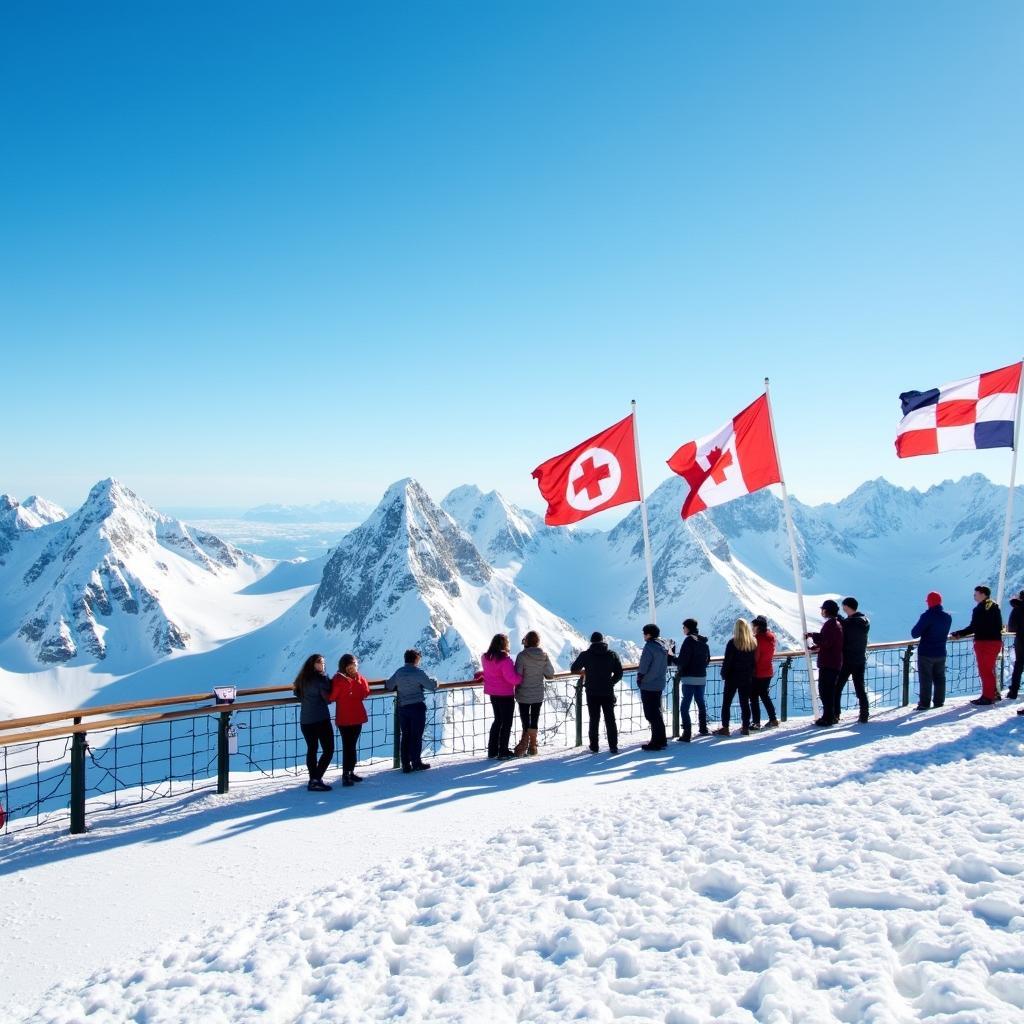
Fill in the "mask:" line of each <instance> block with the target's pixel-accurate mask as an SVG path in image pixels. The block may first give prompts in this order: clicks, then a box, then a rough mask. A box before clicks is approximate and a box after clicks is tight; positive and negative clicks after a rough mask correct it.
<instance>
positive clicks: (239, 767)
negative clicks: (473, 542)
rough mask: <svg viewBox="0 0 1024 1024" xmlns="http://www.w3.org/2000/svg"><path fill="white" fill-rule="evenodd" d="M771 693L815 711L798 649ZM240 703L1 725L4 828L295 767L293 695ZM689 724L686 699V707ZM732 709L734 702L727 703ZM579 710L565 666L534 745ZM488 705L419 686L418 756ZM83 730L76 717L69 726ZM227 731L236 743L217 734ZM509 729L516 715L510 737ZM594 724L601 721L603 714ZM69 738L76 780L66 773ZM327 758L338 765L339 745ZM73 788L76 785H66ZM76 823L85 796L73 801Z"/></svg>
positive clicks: (457, 742)
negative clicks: (64, 730) (138, 716)
mask: <svg viewBox="0 0 1024 1024" xmlns="http://www.w3.org/2000/svg"><path fill="white" fill-rule="evenodd" d="M1012 645H1013V638H1012V637H1007V642H1006V644H1005V646H1004V653H1003V657H1002V658H1001V659H1000V664H999V674H1000V676H1001V677H1002V678H1007V679H1008V677H1009V671H1010V667H1011V666H1012V662H1013V648H1012ZM916 654H917V652H916V645H915V644H914V643H913V642H906V643H898V644H880V645H873V646H872V647H870V648H869V650H868V655H867V660H866V663H865V666H864V689H865V693H866V695H867V699H868V702H869V706H870V708H871V709H872V710H881V709H883V708H888V707H897V706H900V705H906V704H909V703H911V702H916V699H917V672H916V668H917V666H916ZM775 670H776V671H775V674H774V676H773V678H772V682H771V686H770V693H771V696H772V699H773V700H774V702H775V705H776V707H777V708H778V709H779V713H780V717H782V718H786V717H787V715H788V716H796V717H800V716H806V715H809V714H814V713H816V709H815V705H814V698H813V697H812V694H811V691H810V688H809V685H808V669H807V662H806V659H805V658H804V657H803V655H802V654H785V653H783V654H780V655H778V656H777V658H776V661H775ZM946 677H947V688H946V692H947V695H949V696H957V695H965V694H973V693H977V692H978V689H979V678H978V673H977V667H976V663H975V658H974V652H973V647H972V644H971V643H970V642H951V643H950V644H949V653H948V657H947V666H946ZM722 695H723V683H722V677H721V659H720V658H714V659H712V661H711V664H710V665H709V666H708V675H707V683H706V687H705V699H706V702H707V712H708V718H709V721H710V722H711V723H712V725H713V724H714V723H716V722H718V721H720V720H721V715H722ZM261 704H262V705H266V704H270V705H272V706H259V707H254V708H251V709H247V708H246V705H245V704H244V703H240V704H236V705H233V706H232V707H230V708H227V709H224V710H222V711H215V713H210V711H211V709H209V708H206V709H197V710H196V711H195V713H191V712H185V713H184V714H183V716H182V717H177V718H173V719H172V720H170V721H157V722H147V723H145V724H141V725H126V726H124V727H121V726H114V727H107V728H97V729H95V730H89V731H88V732H87V733H86V732H81V731H80V732H79V733H78V734H77V736H72V735H70V734H68V735H62V736H60V737H58V738H48V739H41V740H38V741H30V742H18V743H8V744H4V742H3V739H2V736H3V733H2V732H0V808H2V810H3V817H4V822H3V826H2V831H3V832H4V833H9V832H16V831H20V830H22V829H25V828H32V827H35V826H38V825H42V824H45V823H47V822H54V821H61V820H67V819H71V821H72V830H73V831H74V830H76V829H75V827H74V823H75V813H76V802H77V803H78V804H79V805H81V804H82V803H83V801H84V804H85V805H87V808H88V814H89V815H90V816H91V815H93V814H95V813H97V812H102V811H104V810H110V809H114V808H122V807H126V806H131V805H135V804H142V803H146V802H147V801H150V800H154V799H157V798H161V797H168V796H174V795H179V794H182V793H188V792H194V791H197V790H204V789H207V790H216V789H219V790H220V791H221V792H224V791H226V790H227V786H228V779H229V776H230V779H231V780H233V781H235V782H241V781H244V780H246V779H251V778H254V777H255V778H259V777H268V778H272V777H278V776H282V775H286V776H303V775H304V774H305V754H306V750H305V742H304V740H303V738H302V734H301V731H300V729H299V708H298V705H297V703H295V702H294V701H292V700H290V699H287V698H282V699H281V700H279V701H264V702H261ZM857 706H858V700H857V694H856V692H855V687H854V685H853V682H852V681H851V682H849V683H848V684H847V685H846V687H845V688H844V691H843V696H842V703H841V707H842V708H843V709H844V710H849V709H855V708H857ZM366 710H367V715H368V721H367V723H366V724H365V725H364V726H363V729H362V733H361V735H360V737H359V744H358V759H359V763H360V764H362V765H368V764H380V763H392V764H394V765H395V766H396V767H397V765H398V743H397V739H398V737H397V716H396V709H395V697H394V695H393V694H384V693H374V694H373V695H372V696H371V697H370V698H369V699H368V700H367V701H366ZM663 711H664V715H665V720H666V723H667V724H668V727H669V729H670V731H671V732H673V733H674V734H678V728H679V722H678V714H679V688H678V686H676V687H673V686H672V685H671V684H670V685H669V686H668V687H667V688H666V690H665V692H664V694H663ZM615 713H616V718H617V721H618V727H619V731H620V733H622V734H624V735H629V734H631V733H638V732H642V731H643V730H645V729H646V728H647V722H646V720H645V717H644V713H643V706H642V703H641V700H640V696H639V692H638V691H637V688H636V671H635V669H628V670H627V671H626V672H625V674H624V676H623V679H622V681H621V682H620V683H619V684H618V685H617V688H616V707H615ZM690 714H691V717H692V719H693V722H694V725H696V720H697V710H696V706H694V707H692V708H691V711H690ZM733 714H734V715H735V714H736V709H733ZM587 719H588V711H587V705H586V700H585V698H584V696H583V694H582V687H581V684H580V683H579V680H578V678H577V677H575V676H569V675H561V676H557V677H556V678H555V679H553V680H551V681H549V682H548V683H547V684H546V687H545V700H544V703H543V705H542V708H541V715H540V721H539V723H538V726H539V729H538V739H539V742H540V745H541V746H542V747H544V748H547V749H551V750H553V749H560V748H569V747H573V746H575V745H579V744H580V743H583V742H586V740H585V737H586V736H587V732H588V728H587V727H588V721H587ZM492 721H493V713H492V709H491V705H490V701H489V699H488V697H487V696H486V695H485V694H484V693H483V691H482V689H481V688H480V686H479V685H476V684H454V685H445V686H443V687H442V689H441V690H439V691H438V693H436V694H429V695H428V696H427V720H426V728H425V730H424V738H423V744H424V756H426V757H439V758H444V757H453V756H460V755H462V756H466V755H474V754H483V753H485V752H486V750H487V745H488V733H489V731H490V727H491V723H492ZM78 728H79V729H84V728H85V727H78ZM230 730H233V731H234V734H235V737H236V738H237V739H236V742H232V743H231V745H230V747H229V746H228V745H227V740H226V737H227V735H228V732H229V731H230ZM518 734H519V722H518V716H517V718H516V720H515V721H514V723H513V737H516V736H518ZM602 734H603V725H602ZM76 746H77V747H78V748H80V749H79V753H78V757H79V760H78V765H79V767H78V769H77V770H78V771H79V772H80V773H81V776H80V779H79V782H78V783H77V787H76V782H75V772H76V768H75V763H76ZM334 763H335V766H336V767H337V768H339V769H340V766H341V745H340V743H339V744H336V750H335V755H334ZM76 794H77V796H76ZM78 809H79V813H80V814H81V821H82V823H83V824H82V827H83V828H84V815H85V807H84V806H79V808H78Z"/></svg>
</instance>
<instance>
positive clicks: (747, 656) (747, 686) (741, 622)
mask: <svg viewBox="0 0 1024 1024" xmlns="http://www.w3.org/2000/svg"><path fill="white" fill-rule="evenodd" d="M756 655H757V641H756V640H755V639H754V634H753V632H752V631H751V629H750V625H749V624H748V622H747V620H746V619H737V620H736V624H735V625H734V626H733V627H732V639H731V640H730V641H729V642H728V643H727V644H726V645H725V657H724V658H723V659H722V727H721V728H720V729H716V730H715V735H716V736H728V735H729V712H730V710H731V705H732V699H733V697H735V696H736V695H737V694H739V698H740V718H741V721H742V729H741V730H740V731H741V732H742V733H743V735H744V736H747V735H749V733H750V697H751V694H752V693H753V689H754V668H755V666H756V662H757V659H756Z"/></svg>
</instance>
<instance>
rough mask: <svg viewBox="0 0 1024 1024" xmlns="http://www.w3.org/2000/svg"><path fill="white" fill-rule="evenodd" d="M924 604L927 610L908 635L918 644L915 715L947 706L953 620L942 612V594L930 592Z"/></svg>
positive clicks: (946, 613) (947, 613)
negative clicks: (948, 657)
mask: <svg viewBox="0 0 1024 1024" xmlns="http://www.w3.org/2000/svg"><path fill="white" fill-rule="evenodd" d="M924 600H925V604H926V605H928V607H927V609H926V610H925V611H924V612H922V613H921V617H920V618H919V619H918V620H917V625H916V626H914V628H913V629H912V630H911V631H910V635H911V636H912V637H913V638H914V639H915V640H919V641H920V643H919V644H918V645H917V677H918V680H919V683H920V689H919V691H918V696H917V710H918V711H927V710H928V709H929V707H933V708H941V707H942V705H943V704H944V703H945V702H946V640H947V639H948V638H949V630H950V627H951V626H952V625H953V616H952V615H950V614H949V612H946V611H943V610H942V595H941V594H939V593H937V592H936V591H934V590H933V591H932V592H931V593H930V594H928V596H927V597H926V598H925V599H924Z"/></svg>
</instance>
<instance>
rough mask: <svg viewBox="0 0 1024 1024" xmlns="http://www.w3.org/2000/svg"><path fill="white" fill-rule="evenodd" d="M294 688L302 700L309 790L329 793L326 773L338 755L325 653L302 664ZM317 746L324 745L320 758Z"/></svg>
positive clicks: (314, 656) (301, 708)
mask: <svg viewBox="0 0 1024 1024" xmlns="http://www.w3.org/2000/svg"><path fill="white" fill-rule="evenodd" d="M292 691H293V693H294V694H295V696H296V697H298V698H299V701H300V708H299V728H300V729H301V730H302V738H303V739H304V740H305V741H306V770H307V771H308V772H309V782H308V783H307V784H306V789H307V790H309V791H310V792H311V793H319V792H327V791H329V790H330V788H331V787H330V786H328V785H327V783H326V782H324V772H325V771H327V768H328V766H329V765H330V763H331V758H332V757H334V730H333V729H332V728H331V709H330V708H329V707H328V706H327V702H328V701H329V700H330V699H331V681H330V679H328V678H327V673H326V672H324V656H323V655H322V654H311V655H310V656H309V657H308V658H307V659H306V660H305V661H304V662H303V663H302V668H300V669H299V674H298V675H297V676H296V677H295V682H294V683H292ZM317 747H319V748H320V757H319V759H318V758H317V756H316V752H317Z"/></svg>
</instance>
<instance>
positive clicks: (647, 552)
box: [630, 398, 658, 623]
mask: <svg viewBox="0 0 1024 1024" xmlns="http://www.w3.org/2000/svg"><path fill="white" fill-rule="evenodd" d="M630 404H631V405H632V406H633V447H634V449H635V451H636V479H637V483H639V484H640V522H641V524H642V525H643V531H644V561H645V562H646V563H647V610H648V612H649V613H650V616H651V622H652V623H656V622H657V621H658V617H657V612H656V610H655V607H654V567H653V565H652V563H651V533H650V530H649V529H648V528H647V498H646V496H645V495H644V470H643V465H642V464H641V462H640V434H639V432H638V431H637V428H636V399H635V398H634V399H633V401H632V402H631V403H630Z"/></svg>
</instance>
